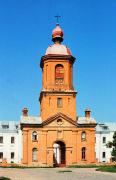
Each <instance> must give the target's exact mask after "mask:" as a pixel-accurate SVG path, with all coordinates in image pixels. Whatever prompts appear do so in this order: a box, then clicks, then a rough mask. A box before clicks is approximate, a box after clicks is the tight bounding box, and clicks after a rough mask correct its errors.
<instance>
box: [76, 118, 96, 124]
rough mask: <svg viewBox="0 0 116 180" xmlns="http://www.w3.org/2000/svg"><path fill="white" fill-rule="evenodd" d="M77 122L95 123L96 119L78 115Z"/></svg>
mask: <svg viewBox="0 0 116 180" xmlns="http://www.w3.org/2000/svg"><path fill="white" fill-rule="evenodd" d="M77 123H78V124H96V121H95V119H94V118H92V117H90V118H88V117H78V120H77Z"/></svg>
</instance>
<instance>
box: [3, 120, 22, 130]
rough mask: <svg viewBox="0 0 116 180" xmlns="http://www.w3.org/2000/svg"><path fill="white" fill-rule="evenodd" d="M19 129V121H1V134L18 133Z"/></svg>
mask: <svg viewBox="0 0 116 180" xmlns="http://www.w3.org/2000/svg"><path fill="white" fill-rule="evenodd" d="M18 127H19V122H18V121H0V132H16V131H17V130H18Z"/></svg>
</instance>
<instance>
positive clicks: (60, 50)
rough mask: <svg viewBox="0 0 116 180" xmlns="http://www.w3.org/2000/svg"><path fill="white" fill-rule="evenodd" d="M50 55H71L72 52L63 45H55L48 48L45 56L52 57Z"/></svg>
mask: <svg viewBox="0 0 116 180" xmlns="http://www.w3.org/2000/svg"><path fill="white" fill-rule="evenodd" d="M50 54H58V55H71V52H70V50H69V48H68V47H67V46H65V45H63V44H53V45H50V46H49V47H48V48H47V50H46V53H45V55H50Z"/></svg>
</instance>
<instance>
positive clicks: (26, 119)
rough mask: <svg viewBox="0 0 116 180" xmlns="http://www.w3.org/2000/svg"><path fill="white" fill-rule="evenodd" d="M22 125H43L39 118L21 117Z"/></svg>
mask: <svg viewBox="0 0 116 180" xmlns="http://www.w3.org/2000/svg"><path fill="white" fill-rule="evenodd" d="M20 123H21V124H42V119H41V117H39V116H21V118H20Z"/></svg>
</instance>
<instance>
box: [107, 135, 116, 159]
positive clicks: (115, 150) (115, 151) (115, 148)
mask: <svg viewBox="0 0 116 180" xmlns="http://www.w3.org/2000/svg"><path fill="white" fill-rule="evenodd" d="M106 147H107V148H111V147H112V152H111V155H112V161H116V132H114V135H113V141H112V142H111V141H109V142H108V143H107V144H106Z"/></svg>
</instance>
